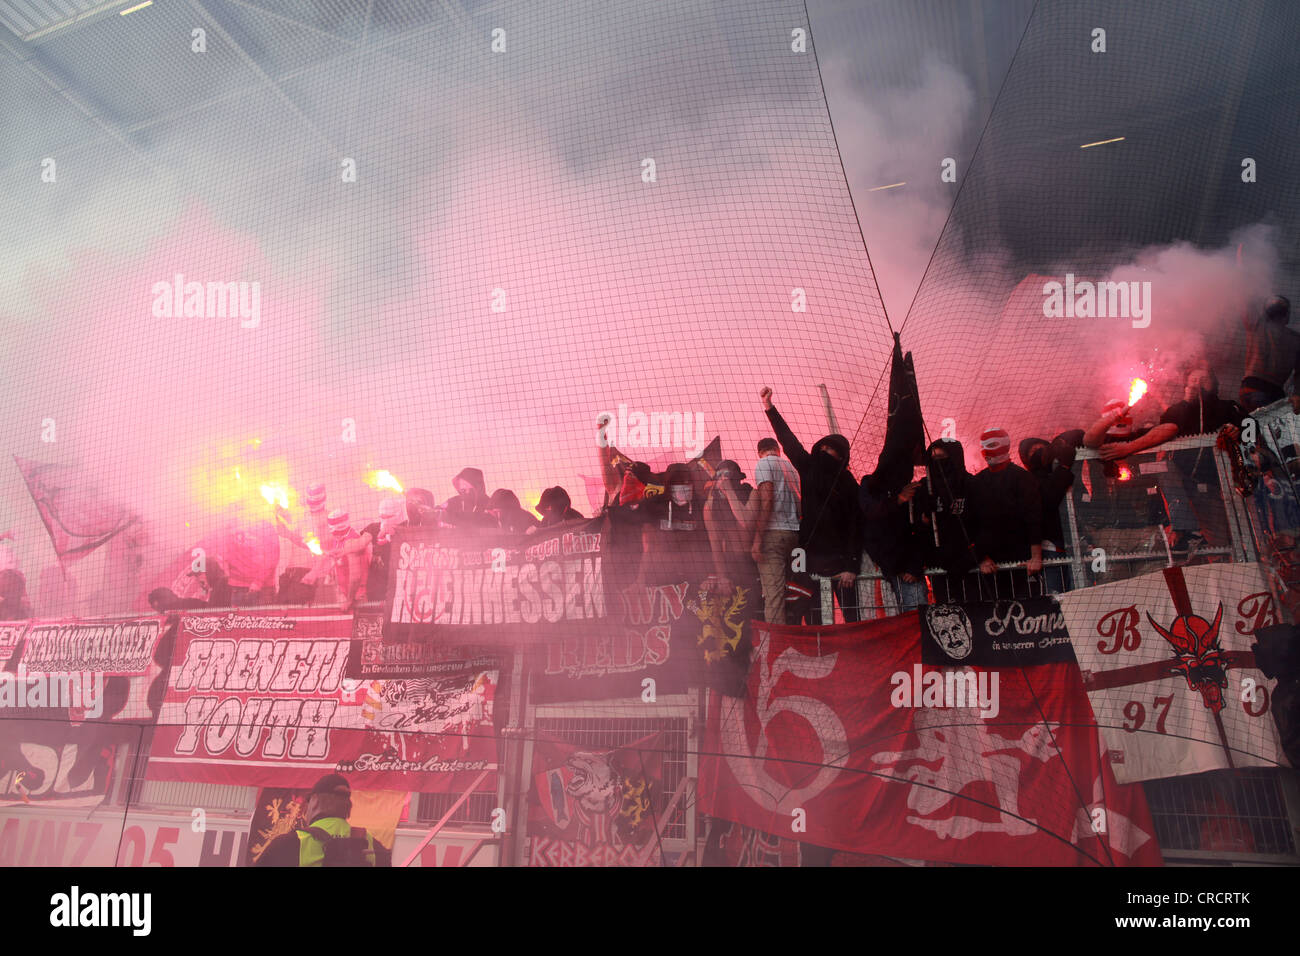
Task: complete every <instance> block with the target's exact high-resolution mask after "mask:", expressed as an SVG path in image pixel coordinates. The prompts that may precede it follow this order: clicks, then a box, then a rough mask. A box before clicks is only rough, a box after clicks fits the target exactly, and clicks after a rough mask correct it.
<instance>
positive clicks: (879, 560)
mask: <svg viewBox="0 0 1300 956" xmlns="http://www.w3.org/2000/svg"><path fill="white" fill-rule="evenodd" d="M920 484H921V483H920V482H918V481H912V482H908V483H907V484H905V485H903V486H902V487H901V488H898V487H890V486H889V483H887V482H886V480H885V479H883V478H881V477H878V475H877V474H876V473H872V474H870V475H863V476H862V485H861V488H860V489H859V491H858V500H859V503H860V504H861V506H862V516H863V519H864V521H863V544H864V546H865V547H866V551H867V554H868V555H869V556H870V557H871V560H872V561H874V562H876V566H877V567H878V568H880V573H881V574H882V575H883V576H884V578H885V580H886V581H887V582H888V583H889V586H890V587H891V588H892V589H893V591H894V597H895V599H896V602H897V604H898V607H899V608H900V609H901V610H902V611H909V610H911V609H912V608H915V607H920V606H921V605H923V604H925V603H927V600H928V595H927V593H926V589H925V554H926V536H927V535H928V534H929V533H930V529H929V528H927V527H926V526H925V524H924V521H923V516H924V512H923V511H921V510H920V509H918V507H917V498H916V496H917V491H918V490H919V488H920Z"/></svg>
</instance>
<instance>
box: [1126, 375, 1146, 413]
mask: <svg viewBox="0 0 1300 956" xmlns="http://www.w3.org/2000/svg"><path fill="white" fill-rule="evenodd" d="M1146 393H1147V383H1146V382H1144V381H1142V379H1140V378H1135V379H1133V384H1132V385H1130V386H1129V389H1128V404H1129V407H1130V408H1132V407H1133V406H1134V405H1136V404H1137V403H1138V402H1140V401H1142V396H1143V395H1145V394H1146Z"/></svg>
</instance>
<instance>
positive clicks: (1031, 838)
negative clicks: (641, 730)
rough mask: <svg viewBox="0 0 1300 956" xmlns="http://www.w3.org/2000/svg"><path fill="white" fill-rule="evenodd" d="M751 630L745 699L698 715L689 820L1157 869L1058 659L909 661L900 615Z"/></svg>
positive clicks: (1010, 860)
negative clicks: (695, 791)
mask: <svg viewBox="0 0 1300 956" xmlns="http://www.w3.org/2000/svg"><path fill="white" fill-rule="evenodd" d="M754 635H755V640H754V643H755V650H754V660H753V662H752V664H751V667H750V673H749V689H748V692H747V694H746V695H745V697H744V698H743V699H739V700H736V699H731V698H724V697H721V696H719V695H717V694H714V695H713V696H712V698H711V700H710V703H709V719H708V723H707V731H706V745H705V747H704V748H703V751H704V752H703V753H702V755H701V757H700V808H701V810H702V811H703V812H704V813H707V814H709V815H710V816H714V817H720V818H722V819H725V820H732V821H735V822H737V823H741V824H743V825H745V826H748V827H754V828H756V829H759V830H762V831H763V832H765V833H771V834H775V835H778V836H783V837H785V838H788V839H795V840H800V841H804V842H808V843H812V844H814V845H817V846H824V847H832V848H836V849H841V850H848V851H851V852H855V853H869V854H881V855H885V856H890V857H897V858H902V859H912V860H931V861H938V862H950V863H970V864H992V865H1048V866H1053V865H1055V866H1060V865H1064V866H1070V865H1085V866H1088V865H1120V864H1139V865H1158V864H1159V863H1160V862H1161V857H1160V851H1159V849H1158V847H1157V845H1156V842H1155V838H1154V831H1153V829H1152V825H1151V817H1150V813H1149V811H1148V809H1147V804H1146V799H1145V795H1144V794H1143V792H1142V790H1141V788H1140V787H1137V786H1127V787H1126V786H1121V785H1119V784H1117V783H1116V782H1115V779H1114V776H1113V775H1112V773H1111V771H1110V768H1109V766H1108V765H1107V764H1106V762H1105V761H1104V759H1103V754H1102V750H1101V746H1100V743H1099V740H1098V735H1097V727H1096V721H1095V720H1094V719H1093V716H1092V711H1091V709H1090V708H1089V706H1088V698H1087V696H1086V695H1085V693H1084V689H1083V682H1082V679H1081V677H1080V674H1079V669H1078V665H1076V664H1075V663H1074V662H1073V661H1068V660H1067V661H1056V662H1047V663H1040V664H1034V665H1033V666H1025V667H1007V666H1003V667H1000V668H989V667H960V668H958V667H937V666H931V665H928V664H923V663H922V659H921V646H920V641H921V629H920V621H919V618H918V615H917V614H916V613H915V612H914V613H912V614H908V615H904V616H900V617H894V618H888V619H886V620H883V621H877V622H870V623H864V624H847V625H837V626H833V627H820V628H796V627H785V626H777V625H767V624H758V623H756V624H755V625H754ZM949 674H952V675H953V677H954V678H955V677H957V676H958V675H961V676H962V677H963V680H964V681H965V683H958V682H957V681H956V680H953V681H951V682H950V681H948V675H949ZM932 675H937V677H936V676H932ZM967 675H969V677H968V678H967ZM994 675H996V678H997V679H996V682H995V680H994ZM949 684H951V685H952V686H953V687H954V689H955V688H959V687H965V688H967V689H972V688H977V690H976V692H975V693H973V694H965V693H963V694H962V695H961V696H956V695H954V694H951V693H948V692H947V691H946V690H944V688H946V687H947V686H948V685H949ZM936 686H937V687H938V688H939V691H938V692H934V691H935V689H936ZM945 704H946V705H947V706H945Z"/></svg>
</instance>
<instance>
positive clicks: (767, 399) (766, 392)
mask: <svg viewBox="0 0 1300 956" xmlns="http://www.w3.org/2000/svg"><path fill="white" fill-rule="evenodd" d="M758 397H759V398H761V399H762V400H763V408H764V410H767V409H770V408H771V407H772V390H771V389H770V388H768V387H767V386H766V385H764V386H763V390H762V391H761V392H759V393H758Z"/></svg>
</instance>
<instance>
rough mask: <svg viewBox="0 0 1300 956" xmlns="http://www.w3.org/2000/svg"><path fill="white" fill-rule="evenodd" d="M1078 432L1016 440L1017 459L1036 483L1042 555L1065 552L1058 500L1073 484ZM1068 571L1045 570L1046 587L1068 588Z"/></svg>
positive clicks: (1059, 590) (1066, 589)
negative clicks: (1053, 436) (1041, 535)
mask: <svg viewBox="0 0 1300 956" xmlns="http://www.w3.org/2000/svg"><path fill="white" fill-rule="evenodd" d="M1080 435H1081V433H1080V432H1078V431H1075V432H1068V433H1065V434H1062V435H1058V436H1057V437H1056V438H1054V439H1052V441H1050V442H1049V441H1048V440H1047V439H1045V438H1026V439H1024V440H1023V441H1022V442H1021V443H1020V449H1019V451H1020V462H1021V464H1023V465H1024V466H1025V470H1026V471H1027V472H1029V474H1030V476H1031V477H1032V478H1033V479H1034V481H1035V482H1036V483H1037V485H1038V494H1039V498H1040V499H1041V501H1042V508H1043V510H1042V525H1041V526H1042V532H1043V540H1042V545H1043V554H1044V555H1050V556H1051V557H1063V556H1064V555H1065V529H1064V527H1063V526H1062V524H1061V502H1062V501H1064V500H1065V496H1066V495H1067V494H1069V491H1070V488H1071V487H1072V486H1073V485H1074V471H1073V466H1074V456H1075V447H1076V446H1075V444H1074V442H1075V440H1076V438H1078V437H1079V436H1080ZM1069 573H1070V572H1069V569H1068V568H1067V567H1066V566H1065V565H1056V566H1053V567H1051V568H1048V569H1046V570H1045V572H1044V576H1045V578H1046V580H1047V583H1048V590H1050V591H1053V592H1056V593H1062V592H1064V591H1068V590H1070V587H1071V585H1070V576H1069Z"/></svg>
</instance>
